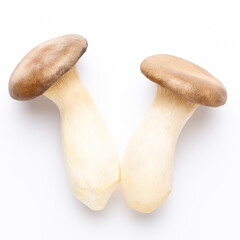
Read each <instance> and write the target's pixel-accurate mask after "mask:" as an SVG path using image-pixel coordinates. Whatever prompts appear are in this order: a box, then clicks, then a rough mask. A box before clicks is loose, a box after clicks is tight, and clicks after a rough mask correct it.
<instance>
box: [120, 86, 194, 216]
mask: <svg viewBox="0 0 240 240" xmlns="http://www.w3.org/2000/svg"><path fill="white" fill-rule="evenodd" d="M197 106H198V105H197V104H194V103H191V102H189V101H187V100H186V99H184V98H183V97H181V96H177V95H176V94H174V93H173V92H171V91H169V90H167V89H165V88H162V87H160V86H159V85H157V94H156V98H155V100H154V102H153V104H152V105H151V107H150V109H149V110H148V112H147V113H146V115H145V116H144V118H143V120H142V121H141V122H140V124H139V126H138V127H137V129H136V130H135V132H134V133H133V135H132V137H131V138H130V141H129V143H128V146H127V149H126V151H125V154H124V158H123V162H122V178H121V179H122V180H121V181H122V189H123V193H124V197H125V199H126V202H127V204H128V205H129V207H130V208H132V209H135V210H137V211H139V212H143V213H149V212H151V211H153V210H154V209H156V208H157V207H158V206H159V205H160V204H161V203H162V202H163V201H164V200H165V199H166V198H167V196H168V195H169V193H170V192H171V189H172V172H173V159H174V152H175V146H176V143H177V139H178V136H179V134H180V132H181V130H182V128H183V126H184V125H185V123H186V122H187V120H188V119H189V118H190V117H191V116H192V114H193V113H194V111H195V109H196V108H197Z"/></svg>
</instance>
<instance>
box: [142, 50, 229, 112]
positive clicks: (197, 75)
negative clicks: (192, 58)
mask: <svg viewBox="0 0 240 240" xmlns="http://www.w3.org/2000/svg"><path fill="white" fill-rule="evenodd" d="M141 71H142V73H143V74H144V75H145V76H146V77H147V78H148V79H150V80H151V81H153V82H155V83H157V84H159V85H160V86H162V87H164V88H166V89H168V90H170V91H172V92H174V93H175V94H177V95H179V96H182V97H184V98H185V99H187V100H188V101H190V102H193V103H197V104H202V105H206V106H212V107H218V106H221V105H223V104H224V103H225V102H226V100H227V92H226V89H225V87H224V86H223V84H222V83H221V82H219V81H218V80H217V79H216V78H215V77H214V76H213V75H211V74H210V73H209V72H207V71H206V70H204V69H203V68H201V67H199V66H197V65H195V64H194V63H191V62H189V61H187V60H184V59H181V58H178V57H174V56H171V55H165V54H159V55H154V56H151V57H148V58H146V59H145V60H144V61H143V62H142V64H141Z"/></svg>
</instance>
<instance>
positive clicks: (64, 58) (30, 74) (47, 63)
mask: <svg viewBox="0 0 240 240" xmlns="http://www.w3.org/2000/svg"><path fill="white" fill-rule="evenodd" d="M87 45H88V44H87V41H86V39H85V38H84V37H82V36H80V35H77V34H69V35H64V36H61V37H57V38H54V39H51V40H48V41H46V42H44V43H42V44H40V45H38V46H37V47H35V48H34V49H32V50H31V51H30V52H29V53H28V54H27V55H26V56H25V57H24V58H23V59H22V60H21V62H20V63H19V64H18V65H17V67H16V68H15V70H14V71H13V73H12V75H11V77H10V80H9V93H10V95H11V97H12V98H14V99H17V100H28V99H31V98H35V97H37V96H39V95H41V94H43V93H44V92H45V91H46V90H47V89H48V88H49V87H51V85H52V84H53V83H54V82H55V81H56V80H58V79H59V78H60V77H61V76H62V75H63V74H64V73H65V72H67V71H68V70H69V69H70V68H72V67H73V66H74V65H75V64H76V62H77V61H78V59H79V58H80V57H81V56H82V55H83V54H84V53H85V51H86V49H87Z"/></svg>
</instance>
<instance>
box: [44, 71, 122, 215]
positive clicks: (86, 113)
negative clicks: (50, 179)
mask: <svg viewBox="0 0 240 240" xmlns="http://www.w3.org/2000/svg"><path fill="white" fill-rule="evenodd" d="M44 95H45V96H46V97H48V98H50V99H51V100H52V101H53V102H54V103H55V104H56V105H57V106H58V108H59V111H60V115H61V134H62V144H63V151H64V163H65V168H66V171H67V175H68V178H69V180H70V184H71V187H72V190H73V192H74V195H75V196H76V197H77V198H78V199H79V200H80V201H81V202H83V203H84V204H85V205H87V206H88V207H89V208H91V209H92V210H101V209H103V208H104V206H105V204H106V203H107V201H108V199H109V198H110V196H111V195H112V193H113V192H114V190H115V189H116V187H117V185H118V183H119V181H120V168H119V161H118V156H117V152H116V150H115V146H114V144H113V140H112V138H111V136H110V134H109V131H108V129H107V128H106V125H105V123H104V121H103V119H102V117H101V115H100V113H99V111H98V110H97V108H96V106H95V104H94V102H93V100H92V98H91V97H90V95H89V93H88V91H87V90H86V88H85V87H84V86H83V84H82V83H81V81H80V79H79V77H78V74H77V71H76V67H73V68H72V69H71V70H69V71H68V72H67V73H65V74H64V75H63V76H62V77H61V78H60V79H59V80H58V81H57V82H55V83H54V84H53V86H51V87H50V88H49V89H48V90H47V91H46V92H45V93H44Z"/></svg>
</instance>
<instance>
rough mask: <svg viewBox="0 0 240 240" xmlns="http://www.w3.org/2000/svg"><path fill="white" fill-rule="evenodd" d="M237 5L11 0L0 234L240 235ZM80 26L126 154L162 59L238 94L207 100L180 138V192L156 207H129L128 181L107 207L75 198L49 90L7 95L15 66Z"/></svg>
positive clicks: (88, 67) (96, 95)
mask: <svg viewBox="0 0 240 240" xmlns="http://www.w3.org/2000/svg"><path fill="white" fill-rule="evenodd" d="M238 2H239V1H237V0H236V1H234V0H229V1H217V0H212V1H209V0H202V1H197V2H196V1H190V0H188V1H187V0H183V1H177V0H172V1H152V0H148V1H124V0H122V1H71V0H68V1H38V2H36V1H26V0H22V1H16V0H15V1H2V2H1V4H0V29H1V33H0V34H1V40H0V41H1V44H0V53H1V56H0V66H1V73H2V75H1V81H0V98H1V101H0V105H1V117H0V123H1V124H0V133H1V135H0V144H1V159H0V190H1V191H0V239H4V240H5V239H7V240H13V239H14V240H15V239H20V240H21V239H24V240H28V239H35V240H38V239H47V240H48V239H58V240H61V239H71V240H75V239H84V240H88V239H101V240H102V239H104V240H108V239H111V240H113V239H114V240H115V239H121V240H122V239H139V240H142V239H151V240H155V239H164V240H173V239H178V240H181V239H184V240H187V239H195V240H199V239H211V240H212V239H218V240H219V239H220V240H222V239H234V240H235V239H239V238H240V232H239V225H240V218H239V216H240V205H239V202H240V187H239V184H240V174H239V168H240V146H239V144H240V142H239V136H240V127H239V123H240V107H239V103H240V94H239V89H240V80H239V79H240V61H239V56H240V44H239V43H240V31H239V22H240V15H239V7H238ZM67 33H79V34H82V35H83V36H84V37H86V38H87V40H88V43H89V47H88V50H87V52H86V53H85V55H84V56H83V57H82V58H81V60H80V61H79V63H78V71H79V75H80V78H81V79H82V81H83V83H84V84H85V86H86V87H87V88H88V90H89V92H90V93H91V95H92V97H93V99H94V100H95V102H96V105H97V106H98V108H99V110H100V112H101V113H102V115H103V118H104V119H105V121H106V123H107V125H108V127H109V130H110V132H111V133H112V136H113V138H114V140H115V143H116V147H117V150H118V152H119V155H120V157H122V154H123V152H124V150H125V147H126V144H127V142H128V140H129V137H130V135H131V134H132V132H133V130H134V129H135V127H136V126H137V124H138V123H139V121H140V120H141V118H142V117H143V115H144V113H145V112H146V111H147V109H148V107H149V105H150V104H151V102H152V101H153V99H154V95H155V91H156V88H155V85H154V84H153V83H151V82H150V81H148V80H147V79H146V78H145V77H144V76H143V75H142V74H141V73H140V70H139V67H140V63H141V61H142V60H143V59H144V58H145V57H147V56H150V55H152V54H157V53H168V54H172V55H176V56H179V57H182V58H185V59H187V60H190V61H192V62H194V63H196V64H198V65H200V66H202V67H204V68H206V69H207V70H208V71H209V72H211V73H212V74H213V75H215V76H216V77H217V78H219V80H221V81H222V82H223V83H224V85H225V86H226V88H227V90H228V101H227V104H226V105H225V106H223V107H221V108H217V109H214V108H207V107H200V108H199V109H197V111H196V113H195V114H194V116H193V117H192V119H190V120H189V122H188V123H187V125H186V127H185V128H184V129H183V132H182V134H181V136H180V138H179V142H178V144H177V150H176V154H175V167H174V181H173V192H172V193H171V195H170V196H169V198H168V199H167V200H166V201H165V202H164V203H163V204H162V205H161V207H160V208H159V209H158V210H157V211H155V212H154V213H152V214H149V215H143V214H140V213H137V212H134V211H132V210H130V209H128V208H127V206H126V204H125V202H124V200H123V196H122V192H121V188H120V187H119V188H118V190H117V192H116V193H115V194H114V195H113V197H112V199H111V200H110V202H109V204H108V205H107V207H106V208H105V210H104V211H102V212H91V211H90V210H88V209H87V208H86V207H85V206H83V205H82V204H80V203H78V201H77V200H76V199H75V198H74V197H73V195H72V193H71V190H70V187H69V184H68V182H67V179H66V175H65V171H64V168H63V160H62V148H61V141H60V130H59V128H60V122H59V113H58V110H57V108H56V107H55V105H54V104H53V103H51V102H50V101H49V100H48V99H46V98H45V97H39V98H36V99H34V100H32V101H28V102H17V101H14V100H12V99H11V98H10V97H9V95H8V89H7V88H8V79H9V77H10V74H11V72H12V71H13V69H14V67H15V66H16V64H17V63H18V62H19V60H21V58H22V57H23V56H24V55H25V54H26V53H27V52H28V51H29V50H30V49H31V48H33V47H35V46H36V45H37V44H39V43H41V42H42V41H45V40H47V39H49V38H52V37H55V36H59V35H63V34H67Z"/></svg>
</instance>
